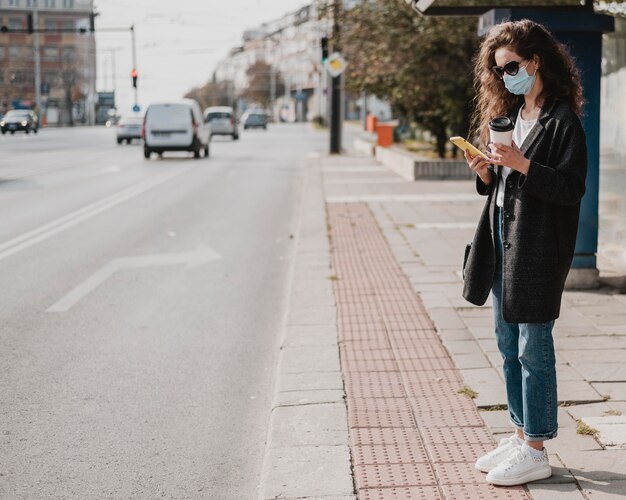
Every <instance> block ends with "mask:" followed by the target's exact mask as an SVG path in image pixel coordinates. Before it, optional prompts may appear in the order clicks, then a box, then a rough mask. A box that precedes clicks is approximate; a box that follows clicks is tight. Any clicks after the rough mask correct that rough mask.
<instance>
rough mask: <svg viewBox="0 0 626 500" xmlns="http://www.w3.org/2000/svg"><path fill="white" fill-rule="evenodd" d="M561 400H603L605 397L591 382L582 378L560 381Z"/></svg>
mask: <svg viewBox="0 0 626 500" xmlns="http://www.w3.org/2000/svg"><path fill="white" fill-rule="evenodd" d="M557 391H558V396H559V401H585V402H591V401H602V400H603V397H602V395H601V394H599V393H598V391H597V390H596V389H594V387H592V385H591V384H589V383H587V382H585V381H580V380H562V381H558V387H557Z"/></svg>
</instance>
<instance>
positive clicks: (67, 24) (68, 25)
mask: <svg viewBox="0 0 626 500" xmlns="http://www.w3.org/2000/svg"><path fill="white" fill-rule="evenodd" d="M61 29H62V30H63V31H71V30H75V29H76V26H74V21H72V20H71V19H66V20H63V21H61Z"/></svg>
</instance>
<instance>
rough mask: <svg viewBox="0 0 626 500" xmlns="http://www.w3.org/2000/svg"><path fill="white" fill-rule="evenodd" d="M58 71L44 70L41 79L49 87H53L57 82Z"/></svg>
mask: <svg viewBox="0 0 626 500" xmlns="http://www.w3.org/2000/svg"><path fill="white" fill-rule="evenodd" d="M58 76H59V75H58V73H56V72H55V71H46V72H44V73H43V75H42V79H41V81H42V82H43V83H47V84H48V85H50V87H54V86H55V85H56V84H57V79H58Z"/></svg>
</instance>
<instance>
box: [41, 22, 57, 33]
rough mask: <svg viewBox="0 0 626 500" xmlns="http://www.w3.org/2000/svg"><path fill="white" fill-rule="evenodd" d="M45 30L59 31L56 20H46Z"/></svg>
mask: <svg viewBox="0 0 626 500" xmlns="http://www.w3.org/2000/svg"><path fill="white" fill-rule="evenodd" d="M44 29H45V30H46V31H56V30H57V22H56V19H46V21H45V23H44Z"/></svg>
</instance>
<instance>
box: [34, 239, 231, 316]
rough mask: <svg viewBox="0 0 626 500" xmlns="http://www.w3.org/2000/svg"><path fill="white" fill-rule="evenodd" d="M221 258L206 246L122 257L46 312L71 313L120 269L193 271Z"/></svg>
mask: <svg viewBox="0 0 626 500" xmlns="http://www.w3.org/2000/svg"><path fill="white" fill-rule="evenodd" d="M221 258H222V256H221V255H220V254H219V253H217V252H216V251H215V250H211V249H210V248H208V247H206V246H204V245H200V246H198V248H197V249H196V250H195V251H193V252H182V253H169V254H168V253H164V254H155V255H140V256H138V257H122V258H119V259H113V260H112V261H111V262H109V263H108V264H107V265H106V266H104V267H103V268H102V269H100V270H99V271H97V272H96V273H94V274H92V275H91V276H90V277H89V278H87V279H86V280H85V281H83V282H82V283H81V284H80V285H78V286H77V287H76V288H74V289H73V290H72V291H70V292H69V293H68V294H67V295H65V297H63V298H62V299H61V300H59V301H58V302H57V303H56V304H54V305H53V306H51V307H49V308H48V309H47V310H46V312H66V311H69V310H70V309H71V308H72V307H74V306H75V305H76V304H77V303H78V302H80V300H81V299H82V298H83V297H85V296H86V295H87V294H88V293H90V292H92V291H93V290H95V289H96V288H98V287H99V286H100V285H101V284H102V283H104V282H105V281H106V280H107V279H109V278H110V277H111V276H113V274H115V273H116V272H117V271H119V270H120V269H133V268H141V267H159V266H174V265H178V264H185V269H193V268H195V267H198V266H202V265H204V264H208V263H209V262H211V261H213V260H217V259H221Z"/></svg>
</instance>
